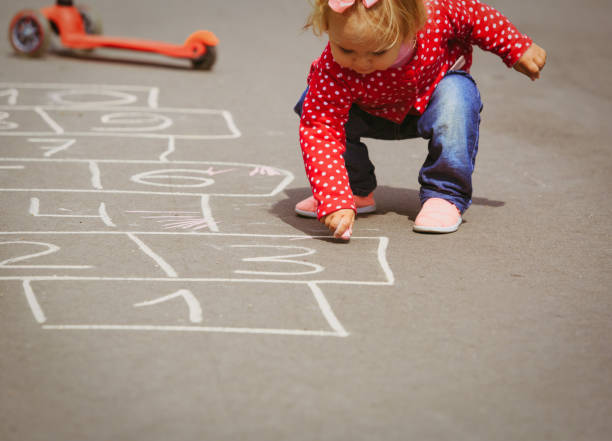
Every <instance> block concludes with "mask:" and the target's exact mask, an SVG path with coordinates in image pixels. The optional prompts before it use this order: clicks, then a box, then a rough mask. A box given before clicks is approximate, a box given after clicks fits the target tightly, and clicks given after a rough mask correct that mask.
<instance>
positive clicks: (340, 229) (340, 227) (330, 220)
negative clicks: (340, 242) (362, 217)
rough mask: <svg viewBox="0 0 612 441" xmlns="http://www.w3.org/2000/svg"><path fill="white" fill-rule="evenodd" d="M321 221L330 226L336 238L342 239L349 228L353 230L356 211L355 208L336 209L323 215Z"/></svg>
mask: <svg viewBox="0 0 612 441" xmlns="http://www.w3.org/2000/svg"><path fill="white" fill-rule="evenodd" d="M321 223H323V224H325V226H326V227H327V228H329V231H331V232H332V234H333V235H334V237H335V238H336V239H340V238H341V237H342V235H343V234H344V233H345V232H346V231H348V230H349V228H350V229H351V230H352V228H353V224H354V223H355V212H354V211H353V210H338V211H334V212H333V213H331V214H328V215H327V216H324V217H322V218H321Z"/></svg>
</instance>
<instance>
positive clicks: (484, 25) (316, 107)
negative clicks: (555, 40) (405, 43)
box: [300, 0, 532, 218]
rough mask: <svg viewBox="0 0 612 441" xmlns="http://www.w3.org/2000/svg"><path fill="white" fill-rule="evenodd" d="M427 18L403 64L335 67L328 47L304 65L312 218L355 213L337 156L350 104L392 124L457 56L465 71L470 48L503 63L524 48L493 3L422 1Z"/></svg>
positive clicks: (303, 140)
mask: <svg viewBox="0 0 612 441" xmlns="http://www.w3.org/2000/svg"><path fill="white" fill-rule="evenodd" d="M425 4H426V6H427V12H428V20H427V23H426V25H425V27H424V28H423V29H421V30H420V31H419V32H418V33H417V36H416V37H417V40H416V52H415V53H414V55H413V57H412V58H411V59H410V60H409V61H408V62H406V63H405V64H404V65H403V66H400V67H395V68H393V67H392V68H389V69H387V70H384V71H376V72H373V73H370V74H367V75H361V74H358V73H356V72H355V71H353V70H351V69H347V68H343V67H341V66H340V65H339V64H338V63H336V62H335V61H334V59H333V57H332V54H331V50H330V47H329V44H328V45H327V47H326V48H325V49H324V51H323V53H322V54H321V56H320V57H319V58H318V59H316V60H315V61H314V62H313V63H312V66H311V69H310V74H309V75H308V85H309V90H308V93H307V94H306V98H305V100H304V105H303V108H302V118H301V121H300V146H301V149H302V156H303V159H304V165H305V168H306V175H307V177H308V180H309V183H310V185H311V187H312V193H313V195H314V197H315V198H316V200H317V202H318V203H319V207H318V212H317V216H318V217H319V218H321V217H323V216H326V215H327V214H330V213H332V212H334V211H337V210H340V209H352V210H355V203H354V201H353V193H352V191H351V189H350V186H349V181H348V175H347V172H346V169H345V167H344V159H343V157H342V154H343V153H344V150H345V131H344V125H345V123H346V122H347V120H348V113H349V109H350V108H351V106H352V105H353V104H357V105H358V106H359V107H360V108H361V109H363V110H365V111H366V112H368V113H371V114H373V115H376V116H379V117H382V118H386V119H388V120H391V121H394V122H396V123H400V122H402V121H403V120H404V118H405V117H406V115H407V114H408V113H409V112H410V113H416V114H422V113H423V112H424V110H425V108H426V107H427V103H428V102H429V99H430V98H431V95H432V93H433V91H434V90H435V88H436V86H437V84H438V83H439V82H440V81H441V80H442V78H443V77H444V75H445V74H446V72H448V70H449V68H450V67H451V66H452V65H453V64H454V63H455V61H457V59H458V58H459V57H460V56H462V55H463V56H464V57H465V60H466V64H465V66H464V67H463V69H464V70H468V69H469V67H470V65H471V63H472V45H474V44H475V45H478V46H479V47H480V48H482V49H484V50H486V51H490V52H493V53H495V54H497V55H498V56H500V57H501V58H502V60H503V61H504V63H505V64H506V65H507V66H508V67H511V66H513V65H514V64H515V63H516V62H517V61H518V60H519V58H520V57H521V56H522V55H523V54H524V53H525V51H526V50H527V49H528V48H529V46H531V44H532V40H531V39H530V38H529V37H527V36H526V35H523V34H521V33H519V31H518V30H517V29H516V28H515V27H514V25H513V24H512V23H510V21H509V20H508V19H507V18H506V17H504V16H503V15H502V14H500V13H499V12H498V11H496V10H495V9H494V8H492V7H490V6H487V5H485V4H482V3H480V2H479V1H478V0H425Z"/></svg>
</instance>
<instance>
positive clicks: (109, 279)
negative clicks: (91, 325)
mask: <svg viewBox="0 0 612 441" xmlns="http://www.w3.org/2000/svg"><path fill="white" fill-rule="evenodd" d="M7 268H8V266H7ZM10 268H20V267H18V266H13V265H11V266H10ZM28 268H30V269H31V268H32V267H28ZM40 268H54V267H53V266H44V267H40ZM59 268H61V269H66V268H68V269H70V268H74V267H70V266H62V267H59ZM79 268H87V267H79ZM25 279H28V280H31V281H35V282H186V283H191V282H193V283H209V282H222V283H271V284H288V285H308V284H309V283H316V284H318V285H357V286H392V285H393V284H392V283H389V282H372V281H367V280H355V281H350V280H324V279H321V280H291V279H286V280H285V279H253V278H244V279H233V278H214V277H208V278H206V277H200V278H198V277H79V276H58V275H52V276H32V275H27V276H0V280H4V281H10V280H25Z"/></svg>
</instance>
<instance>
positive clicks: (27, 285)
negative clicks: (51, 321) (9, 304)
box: [23, 279, 47, 323]
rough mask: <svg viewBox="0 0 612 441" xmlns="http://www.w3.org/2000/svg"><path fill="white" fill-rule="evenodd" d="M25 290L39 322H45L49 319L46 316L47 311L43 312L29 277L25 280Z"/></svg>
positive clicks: (35, 317) (31, 308)
mask: <svg viewBox="0 0 612 441" xmlns="http://www.w3.org/2000/svg"><path fill="white" fill-rule="evenodd" d="M23 292H24V294H25V296H26V300H27V301H28V305H29V306H30V310H31V311H32V314H33V315H34V319H35V320H36V321H37V322H38V323H44V322H46V321H47V318H46V317H45V313H44V312H43V310H42V308H41V307H40V304H39V303H38V299H37V298H36V294H34V291H33V290H32V285H31V282H30V280H29V279H25V280H24V281H23Z"/></svg>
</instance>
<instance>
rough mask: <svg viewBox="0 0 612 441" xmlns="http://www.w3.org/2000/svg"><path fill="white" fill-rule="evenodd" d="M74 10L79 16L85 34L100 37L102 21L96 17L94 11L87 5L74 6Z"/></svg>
mask: <svg viewBox="0 0 612 441" xmlns="http://www.w3.org/2000/svg"><path fill="white" fill-rule="evenodd" d="M76 8H77V10H78V11H79V14H81V19H82V20H83V26H84V27H85V33H86V34H90V35H101V34H102V20H101V19H100V17H98V15H97V14H96V11H94V10H93V9H91V8H90V7H89V6H88V5H76Z"/></svg>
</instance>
